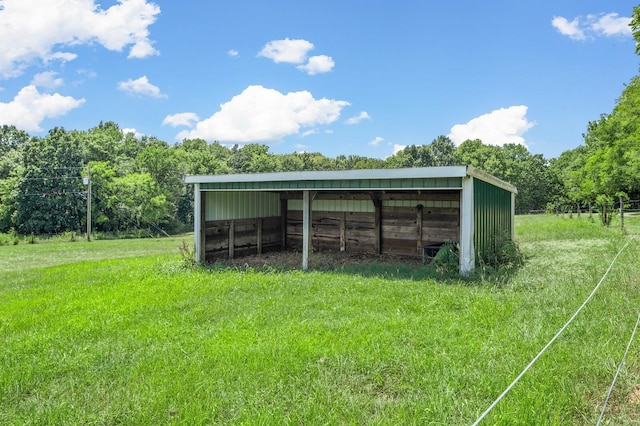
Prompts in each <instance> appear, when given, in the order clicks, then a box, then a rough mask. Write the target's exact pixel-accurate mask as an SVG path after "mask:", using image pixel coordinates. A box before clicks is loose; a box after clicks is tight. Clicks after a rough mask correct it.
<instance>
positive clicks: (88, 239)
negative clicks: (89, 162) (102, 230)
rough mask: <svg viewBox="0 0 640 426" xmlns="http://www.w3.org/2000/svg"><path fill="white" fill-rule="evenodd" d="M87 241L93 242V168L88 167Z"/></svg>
mask: <svg viewBox="0 0 640 426" xmlns="http://www.w3.org/2000/svg"><path fill="white" fill-rule="evenodd" d="M87 241H91V168H90V167H89V166H87Z"/></svg>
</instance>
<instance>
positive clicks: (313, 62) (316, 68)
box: [296, 55, 336, 75]
mask: <svg viewBox="0 0 640 426" xmlns="http://www.w3.org/2000/svg"><path fill="white" fill-rule="evenodd" d="M335 65H336V64H335V62H333V59H332V58H331V56H327V55H319V56H312V57H310V58H309V61H308V62H307V63H306V64H304V65H298V66H297V67H296V68H298V69H299V70H301V71H304V72H306V73H307V74H309V75H315V74H323V73H326V72H329V71H331V70H332V69H333V67H334V66H335Z"/></svg>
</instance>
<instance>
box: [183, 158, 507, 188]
mask: <svg viewBox="0 0 640 426" xmlns="http://www.w3.org/2000/svg"><path fill="white" fill-rule="evenodd" d="M468 176H472V177H475V178H478V179H480V180H483V181H485V182H488V183H491V184H493V185H495V186H497V187H500V188H502V189H505V190H507V191H509V192H513V193H517V192H518V191H517V189H516V188H515V187H514V186H513V185H510V184H509V183H507V182H504V181H502V180H500V179H498V178H497V177H495V176H493V175H490V174H489V173H487V172H484V171H482V170H480V169H478V168H475V167H473V166H470V165H467V166H435V167H411V168H401V169H354V170H322V171H293V172H270V173H236V174H224V175H188V176H185V178H184V181H185V183H240V182H287V181H300V182H312V181H318V180H324V181H330V180H361V179H368V180H370V179H420V178H423V179H424V178H427V179H429V178H465V177H468Z"/></svg>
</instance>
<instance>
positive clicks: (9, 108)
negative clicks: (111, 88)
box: [0, 85, 85, 132]
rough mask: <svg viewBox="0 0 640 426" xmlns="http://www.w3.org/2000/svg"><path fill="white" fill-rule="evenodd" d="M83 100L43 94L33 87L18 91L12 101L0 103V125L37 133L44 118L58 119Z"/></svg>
mask: <svg viewBox="0 0 640 426" xmlns="http://www.w3.org/2000/svg"><path fill="white" fill-rule="evenodd" d="M84 102H85V100H84V99H74V98H72V97H71V96H62V95H60V94H58V93H55V94H43V93H40V92H38V89H37V87H36V86H34V85H29V86H26V87H24V88H22V89H21V90H20V92H18V94H17V95H16V97H15V98H13V101H11V102H9V103H2V102H0V124H6V125H14V126H16V127H17V128H19V129H21V130H25V131H27V132H39V131H41V130H42V129H41V128H40V123H41V122H42V120H44V119H45V118H53V117H59V116H61V115H64V114H66V113H68V112H69V111H71V110H72V109H75V108H78V107H79V106H80V105H82V104H83V103H84Z"/></svg>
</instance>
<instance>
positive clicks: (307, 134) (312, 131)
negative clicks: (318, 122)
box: [302, 129, 318, 138]
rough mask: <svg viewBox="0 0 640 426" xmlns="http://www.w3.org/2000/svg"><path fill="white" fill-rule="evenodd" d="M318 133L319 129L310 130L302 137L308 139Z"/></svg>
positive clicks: (303, 133)
mask: <svg viewBox="0 0 640 426" xmlns="http://www.w3.org/2000/svg"><path fill="white" fill-rule="evenodd" d="M317 133H318V129H309V130H307V131H305V132H302V137H303V138H306V137H307V136H311V135H315V134H317Z"/></svg>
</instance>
